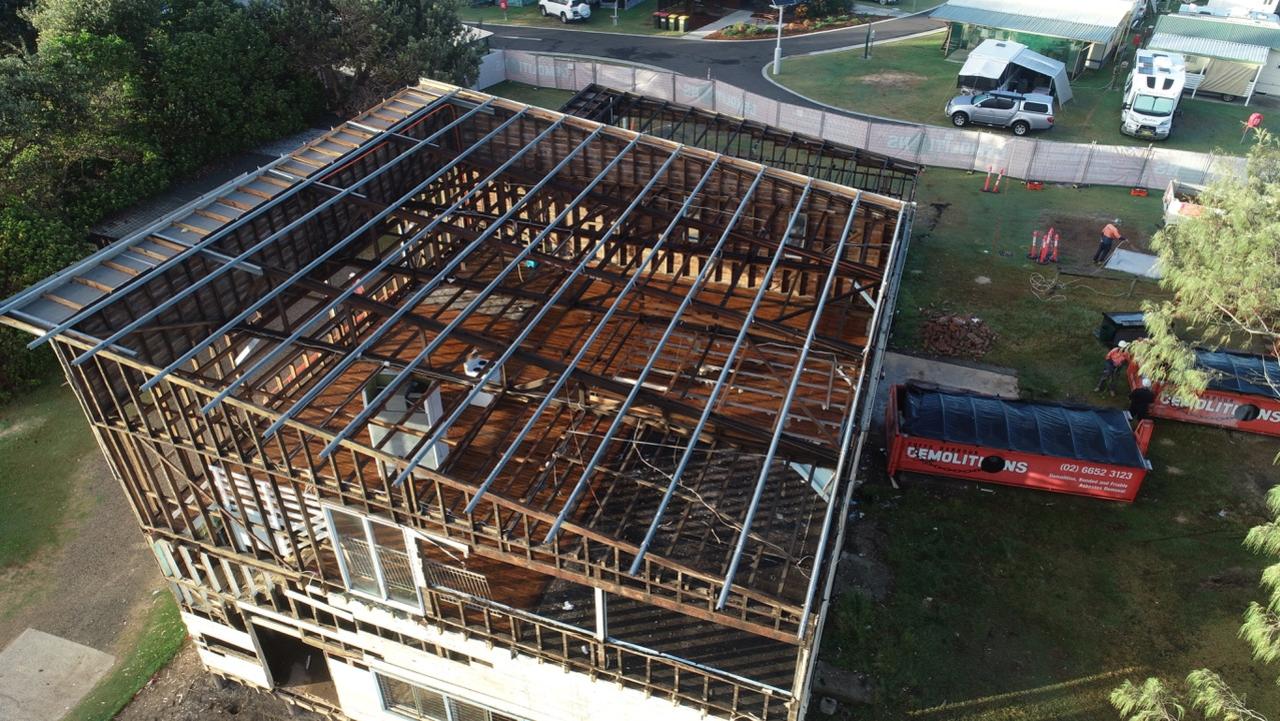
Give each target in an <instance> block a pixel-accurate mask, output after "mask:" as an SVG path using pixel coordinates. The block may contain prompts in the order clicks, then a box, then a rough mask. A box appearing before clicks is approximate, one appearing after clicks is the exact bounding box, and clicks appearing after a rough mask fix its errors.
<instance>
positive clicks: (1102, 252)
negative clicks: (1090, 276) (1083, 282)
mask: <svg viewBox="0 0 1280 721" xmlns="http://www.w3.org/2000/svg"><path fill="white" fill-rule="evenodd" d="M1121 240H1124V236H1123V235H1120V219H1119V218H1116V219H1115V220H1113V221H1111V222H1110V223H1107V224H1106V225H1105V226H1103V228H1102V238H1101V239H1100V240H1099V241H1098V252H1096V253H1094V254H1093V264H1094V265H1102V264H1103V263H1105V262H1107V257H1108V256H1110V255H1111V248H1112V247H1114V246H1115V244H1116V243H1117V242H1119V241H1121Z"/></svg>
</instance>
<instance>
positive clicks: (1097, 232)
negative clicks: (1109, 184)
mask: <svg viewBox="0 0 1280 721" xmlns="http://www.w3.org/2000/svg"><path fill="white" fill-rule="evenodd" d="M1114 219H1115V215H1114V214H1112V213H1107V212H1105V211H1101V212H1094V213H1071V214H1068V213H1060V212H1053V213H1043V214H1041V216H1040V218H1039V219H1038V222H1037V223H1036V226H1035V228H1032V229H1028V230H1027V231H1026V233H1025V235H1026V238H1025V243H1026V246H1027V249H1028V251H1029V250H1030V246H1031V234H1032V231H1040V235H1041V236H1043V235H1044V234H1045V233H1046V232H1048V231H1049V230H1050V229H1053V231H1054V233H1055V235H1056V236H1057V238H1058V267H1059V268H1061V269H1062V270H1063V271H1065V272H1072V273H1089V274H1100V273H1109V272H1111V271H1104V270H1101V269H1100V268H1098V267H1097V266H1095V265H1094V264H1093V254H1094V253H1096V252H1097V250H1098V239H1099V238H1100V237H1101V235H1102V228H1103V226H1105V225H1106V224H1107V223H1110V222H1111V221H1112V220H1114ZM1121 221H1122V222H1121V225H1120V233H1121V235H1123V236H1124V237H1125V240H1124V241H1122V242H1120V243H1118V244H1117V245H1116V246H1115V248H1116V249H1119V248H1123V249H1125V250H1132V251H1136V252H1139V253H1150V252H1151V246H1150V242H1151V235H1150V234H1149V233H1147V232H1146V231H1145V230H1144V229H1143V228H1139V227H1136V225H1137V224H1136V223H1135V224H1130V225H1125V224H1124V223H1123V218H1122V219H1121ZM1126 277H1127V276H1126Z"/></svg>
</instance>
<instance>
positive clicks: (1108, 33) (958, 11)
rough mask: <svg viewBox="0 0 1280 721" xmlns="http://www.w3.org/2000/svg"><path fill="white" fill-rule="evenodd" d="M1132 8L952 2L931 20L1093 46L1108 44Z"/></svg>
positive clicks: (1001, 0)
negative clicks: (979, 26) (1095, 44)
mask: <svg viewBox="0 0 1280 721" xmlns="http://www.w3.org/2000/svg"><path fill="white" fill-rule="evenodd" d="M1132 7H1133V6H1132V5H1131V4H1130V3H1126V2H1123V1H1118V0H1093V1H1092V2H1090V1H1088V0H1085V1H1084V2H1079V3H1073V5H1072V9H1071V10H1070V11H1064V10H1063V9H1062V8H1061V7H1060V6H1058V5H1055V4H1052V3H1039V2H1028V1H1027V0H950V1H949V2H947V3H945V4H943V5H940V6H939V7H937V8H936V9H934V11H933V13H932V17H934V18H937V19H939V20H950V21H953V22H959V23H968V24H972V25H982V26H984V27H993V28H1000V29H1002V30H1012V31H1015V32H1024V33H1030V34H1033V35H1045V36H1048V37H1055V38H1065V39H1067V40H1079V41H1082V42H1091V43H1107V42H1110V40H1111V38H1112V37H1113V36H1115V33H1116V30H1117V29H1119V28H1120V27H1121V26H1122V25H1124V24H1125V23H1126V22H1127V21H1128V18H1129V13H1130V11H1131V10H1132Z"/></svg>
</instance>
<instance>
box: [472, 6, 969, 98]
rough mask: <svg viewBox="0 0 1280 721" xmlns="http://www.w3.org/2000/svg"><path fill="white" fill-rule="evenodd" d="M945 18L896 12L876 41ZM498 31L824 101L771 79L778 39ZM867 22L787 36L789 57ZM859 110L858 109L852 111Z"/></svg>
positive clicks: (854, 43)
mask: <svg viewBox="0 0 1280 721" xmlns="http://www.w3.org/2000/svg"><path fill="white" fill-rule="evenodd" d="M943 26H944V23H942V22H941V21H938V20H933V19H931V18H928V17H924V16H922V15H912V16H909V17H901V18H894V19H892V20H885V21H882V22H879V23H876V24H875V25H874V29H875V33H876V37H875V39H876V41H877V42H879V41H883V40H892V39H894V38H901V37H905V36H907V35H915V34H916V33H922V32H927V31H929V30H936V29H938V28H941V27H943ZM485 29H486V30H490V31H492V32H493V33H494V35H493V37H492V38H490V44H491V45H492V47H494V48H502V49H509V50H527V51H531V52H538V53H559V54H566V55H591V56H595V57H602V58H612V59H615V60H622V61H626V62H632V63H642V64H645V65H654V66H657V67H660V68H663V69H665V70H670V71H672V72H676V73H679V74H681V75H688V76H691V77H697V78H706V77H710V78H713V79H715V80H723V81H724V82H726V83H729V84H731V85H734V86H737V87H739V88H742V89H744V90H747V91H750V92H753V93H756V94H757V95H763V96H765V97H767V98H773V99H774V100H781V101H785V102H788V103H792V104H795V105H803V106H807V107H818V106H816V105H814V104H812V103H809V102H808V101H805V100H803V99H801V98H800V97H799V96H797V95H793V94H791V93H789V92H787V91H786V90H783V89H782V88H779V87H778V86H776V85H774V84H773V83H770V82H769V81H767V80H765V79H764V78H763V77H761V75H760V69H761V68H763V67H764V66H765V65H766V64H768V63H770V62H772V61H773V46H774V42H775V41H774V40H772V39H770V40H695V39H686V38H680V37H652V36H646V35H621V34H617V33H599V32H588V31H583V30H562V29H560V28H531V27H516V26H511V25H486V26H485ZM866 36H867V30H866V26H862V27H853V28H842V29H840V30H831V31H828V32H821V33H814V34H811V35H800V36H798V37H791V38H783V40H782V53H783V57H784V60H783V64H784V65H785V64H786V60H785V57H786V56H790V55H805V54H808V53H813V52H818V51H822V50H836V49H840V48H846V47H861V45H862V43H863V42H864V41H865V40H866ZM850 114H851V115H853V114H854V113H850Z"/></svg>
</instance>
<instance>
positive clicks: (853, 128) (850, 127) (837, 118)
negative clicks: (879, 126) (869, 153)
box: [822, 113, 871, 147]
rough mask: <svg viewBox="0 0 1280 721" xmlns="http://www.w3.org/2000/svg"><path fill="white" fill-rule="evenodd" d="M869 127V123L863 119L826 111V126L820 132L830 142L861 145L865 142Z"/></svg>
mask: <svg viewBox="0 0 1280 721" xmlns="http://www.w3.org/2000/svg"><path fill="white" fill-rule="evenodd" d="M870 129H871V125H870V124H869V123H867V121H865V120H859V119H857V118H851V117H849V116H847V115H836V114H835V113H827V120H826V128H824V129H823V133H822V134H823V136H824V137H826V138H827V139H828V140H831V141H832V142H836V143H843V144H845V145H852V146H854V147H863V146H864V145H865V144H866V142H867V132H868V131H870Z"/></svg>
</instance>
